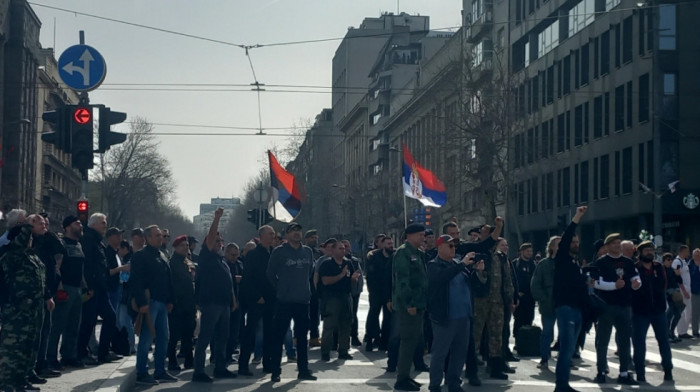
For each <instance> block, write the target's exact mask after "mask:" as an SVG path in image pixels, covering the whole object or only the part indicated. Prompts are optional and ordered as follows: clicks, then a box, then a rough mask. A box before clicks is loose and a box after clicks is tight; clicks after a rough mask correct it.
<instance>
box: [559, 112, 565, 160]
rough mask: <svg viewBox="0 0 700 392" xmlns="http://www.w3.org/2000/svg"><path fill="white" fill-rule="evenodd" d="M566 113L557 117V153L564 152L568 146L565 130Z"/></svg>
mask: <svg viewBox="0 0 700 392" xmlns="http://www.w3.org/2000/svg"><path fill="white" fill-rule="evenodd" d="M564 120H565V117H564V113H562V114H560V115H559V116H558V117H557V152H564V148H565V146H566V129H565V128H564Z"/></svg>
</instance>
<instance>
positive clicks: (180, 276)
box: [170, 252, 195, 311]
mask: <svg viewBox="0 0 700 392" xmlns="http://www.w3.org/2000/svg"><path fill="white" fill-rule="evenodd" d="M170 278H171V280H172V285H173V289H174V290H173V299H174V302H173V305H174V309H175V310H179V311H194V308H195V302H194V283H193V281H192V274H191V273H190V268H189V267H188V266H187V260H186V259H185V257H184V256H180V255H179V254H177V253H176V252H173V255H172V257H170Z"/></svg>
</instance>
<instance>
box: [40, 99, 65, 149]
mask: <svg viewBox="0 0 700 392" xmlns="http://www.w3.org/2000/svg"><path fill="white" fill-rule="evenodd" d="M41 118H42V120H44V122H46V123H49V124H51V128H52V129H53V130H52V131H49V132H43V133H42V134H41V140H42V141H43V142H45V143H50V144H53V145H55V146H56V148H57V149H59V150H61V151H66V152H70V149H71V137H70V136H71V134H70V124H69V123H68V121H67V120H68V118H67V116H66V110H65V107H60V108H56V110H51V111H48V112H44V113H42V115H41Z"/></svg>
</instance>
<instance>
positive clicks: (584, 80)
mask: <svg viewBox="0 0 700 392" xmlns="http://www.w3.org/2000/svg"><path fill="white" fill-rule="evenodd" d="M590 61H591V54H590V45H589V44H585V45H583V46H582V47H581V86H585V85H587V84H588V79H589V77H590V76H589V75H590Z"/></svg>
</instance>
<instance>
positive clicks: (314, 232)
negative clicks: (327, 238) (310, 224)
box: [304, 229, 318, 238]
mask: <svg viewBox="0 0 700 392" xmlns="http://www.w3.org/2000/svg"><path fill="white" fill-rule="evenodd" d="M314 235H318V230H316V229H311V230H309V231H307V232H306V234H304V238H309V237H311V236H314Z"/></svg>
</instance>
